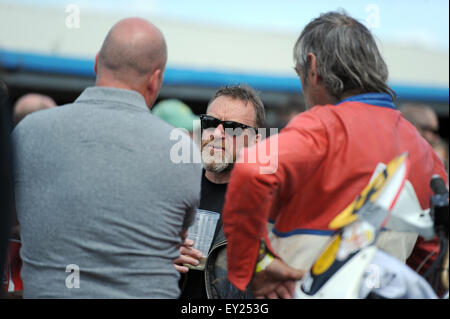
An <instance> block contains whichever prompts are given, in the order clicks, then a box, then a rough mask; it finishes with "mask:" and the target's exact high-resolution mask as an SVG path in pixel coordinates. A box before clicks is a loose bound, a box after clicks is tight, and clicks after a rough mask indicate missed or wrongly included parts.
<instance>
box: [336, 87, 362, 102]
mask: <svg viewBox="0 0 450 319" xmlns="http://www.w3.org/2000/svg"><path fill="white" fill-rule="evenodd" d="M359 94H362V92H361V91H359V90H351V91H346V92H344V93H342V95H341V97H340V98H339V101H342V100H345V99H346V98H349V97H352V96H355V95H359ZM339 101H337V102H339Z"/></svg>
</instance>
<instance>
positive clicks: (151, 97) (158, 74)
mask: <svg viewBox="0 0 450 319" xmlns="http://www.w3.org/2000/svg"><path fill="white" fill-rule="evenodd" d="M162 81H163V70H161V69H156V70H155V71H154V72H153V73H152V74H150V75H149V77H148V78H147V87H146V90H145V91H146V96H145V99H146V101H147V105H148V106H149V107H150V108H151V107H152V106H153V103H154V102H155V101H156V99H157V98H158V95H159V91H160V90H161V86H162Z"/></svg>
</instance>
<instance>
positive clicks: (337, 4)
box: [0, 0, 449, 142]
mask: <svg viewBox="0 0 450 319" xmlns="http://www.w3.org/2000/svg"><path fill="white" fill-rule="evenodd" d="M336 9H344V10H346V12H347V13H349V14H350V15H352V16H353V17H354V18H357V19H358V20H359V21H361V22H363V23H364V24H365V25H366V26H367V27H369V28H370V29H371V30H372V32H373V34H374V35H375V36H376V38H377V40H378V42H379V48H380V51H381V53H382V55H383V56H384V58H385V60H386V62H387V64H388V67H389V71H390V76H389V84H390V85H391V87H392V88H393V89H394V90H395V91H396V93H397V95H398V101H397V105H401V104H402V103H407V102H417V103H422V104H423V103H425V104H427V105H429V106H431V107H432V108H433V109H434V111H435V112H436V113H437V115H438V118H439V124H440V128H439V135H441V136H442V137H443V139H444V140H446V141H447V142H448V129H447V128H448V120H449V114H448V113H449V3H448V1H447V0H414V1H406V0H396V1H387V0H386V1H385V0H368V1H361V0H358V1H352V0H341V1H338V0H334V1H331V0H328V1H327V0H325V1H300V0H277V1H273V0H227V1H221V0H215V1H210V0H189V1H187V0H164V1H163V0H145V1H144V0H127V1H120V0H116V1H106V0H96V1H92V0H72V1H64V0H40V1H31V0H9V1H8V0H0V72H1V74H0V75H1V78H2V79H3V80H4V81H5V82H6V84H7V85H8V88H9V94H10V99H11V102H12V104H14V102H15V101H16V100H17V99H18V98H19V97H20V96H22V95H24V94H26V93H29V92H36V93H42V94H46V95H49V96H51V97H52V98H53V99H54V100H55V101H56V102H57V104H58V105H61V104H65V103H69V102H72V101H73V100H74V99H75V98H76V97H77V96H78V95H79V94H80V93H81V91H82V90H83V89H84V88H85V87H87V86H91V85H93V84H94V80H95V74H94V71H93V65H94V59H95V55H96V54H97V52H98V51H99V49H100V46H101V44H102V41H103V39H104V37H105V36H106V33H107V32H108V30H109V29H110V28H111V26H112V25H113V24H114V23H116V22H117V21H118V20H120V19H122V18H124V17H130V16H139V17H144V18H146V19H148V20H150V21H152V22H153V23H154V24H156V25H157V26H158V27H159V28H160V29H161V30H162V32H163V33H164V35H165V37H166V40H167V44H168V48H169V59H168V64H167V70H166V74H165V79H164V85H163V88H162V91H161V93H160V97H159V100H162V99H167V98H177V99H180V100H182V101H183V102H185V103H186V104H187V105H188V106H189V107H190V108H191V109H192V110H193V112H194V113H196V114H200V113H203V112H205V110H206V106H207V102H208V101H209V99H210V98H211V96H212V95H213V93H214V92H215V91H216V90H217V89H218V88H219V87H220V86H223V85H227V84H237V83H247V84H249V85H251V86H253V87H254V88H255V89H257V90H258V91H259V92H260V95H261V98H262V100H263V102H264V103H265V105H266V109H267V112H268V114H267V120H268V127H279V128H281V127H283V126H284V125H285V124H286V122H287V121H288V120H289V119H290V118H292V116H293V115H295V114H297V113H298V112H300V111H302V110H303V107H304V106H303V99H302V92H301V86H300V81H299V80H298V78H297V77H296V75H295V72H294V70H293V66H294V62H293V52H292V50H293V46H294V44H295V41H296V40H297V38H298V36H299V34H300V32H301V30H302V29H303V27H304V26H305V25H306V24H307V23H308V22H309V21H311V20H312V19H313V18H315V17H317V16H318V15H319V14H320V13H322V12H326V11H330V10H336Z"/></svg>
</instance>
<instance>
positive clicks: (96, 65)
mask: <svg viewBox="0 0 450 319" xmlns="http://www.w3.org/2000/svg"><path fill="white" fill-rule="evenodd" d="M99 54H100V52H99V53H97V55H96V56H95V63H94V72H95V75H97V69H98V55H99Z"/></svg>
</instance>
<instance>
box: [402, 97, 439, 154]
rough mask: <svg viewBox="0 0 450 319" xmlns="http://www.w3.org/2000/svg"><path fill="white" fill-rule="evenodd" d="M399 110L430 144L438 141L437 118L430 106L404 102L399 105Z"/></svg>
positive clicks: (432, 144)
mask: <svg viewBox="0 0 450 319" xmlns="http://www.w3.org/2000/svg"><path fill="white" fill-rule="evenodd" d="M400 111H401V112H402V115H403V116H404V117H405V119H407V120H408V121H409V122H411V124H412V125H414V126H415V127H416V128H417V130H418V131H419V133H420V135H422V136H423V138H424V139H426V140H427V142H428V143H429V144H430V145H431V146H434V145H435V144H436V143H437V142H438V141H439V120H438V117H437V115H436V112H435V111H434V110H433V109H432V108H431V106H429V105H426V104H417V103H405V104H403V105H402V106H401V107H400Z"/></svg>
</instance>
